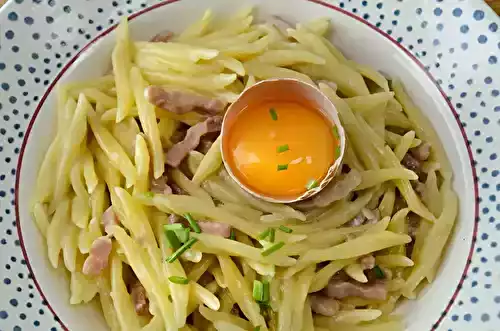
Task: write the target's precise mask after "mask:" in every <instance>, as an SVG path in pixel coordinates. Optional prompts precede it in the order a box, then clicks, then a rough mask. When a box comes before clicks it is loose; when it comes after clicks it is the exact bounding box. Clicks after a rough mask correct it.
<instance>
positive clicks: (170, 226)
mask: <svg viewBox="0 0 500 331" xmlns="http://www.w3.org/2000/svg"><path fill="white" fill-rule="evenodd" d="M163 228H164V229H165V230H172V231H175V230H182V229H184V225H182V224H181V223H175V224H165V225H164V226H163Z"/></svg>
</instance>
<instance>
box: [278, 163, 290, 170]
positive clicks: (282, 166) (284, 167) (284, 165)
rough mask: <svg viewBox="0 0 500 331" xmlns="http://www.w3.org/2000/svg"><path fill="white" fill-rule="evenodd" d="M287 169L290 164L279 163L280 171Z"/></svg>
mask: <svg viewBox="0 0 500 331" xmlns="http://www.w3.org/2000/svg"><path fill="white" fill-rule="evenodd" d="M287 169H288V164H278V171H281V170H287Z"/></svg>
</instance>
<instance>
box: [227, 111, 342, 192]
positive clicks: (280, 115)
mask: <svg viewBox="0 0 500 331" xmlns="http://www.w3.org/2000/svg"><path fill="white" fill-rule="evenodd" d="M335 132H336V130H335V127H334V126H333V124H332V123H331V122H330V121H328V119H327V118H326V117H325V116H324V115H323V113H322V112H321V111H320V110H319V109H314V108H311V107H307V106H304V105H302V104H299V103H293V102H270V101H269V102H263V103H260V104H256V105H252V106H247V107H246V108H244V109H243V110H241V112H240V113H239V114H238V115H237V117H236V119H235V121H234V122H233V124H232V126H231V128H230V130H228V132H227V134H228V137H227V140H226V141H227V144H225V145H224V149H225V150H224V154H225V155H227V157H226V162H227V163H228V166H229V167H230V168H231V170H232V172H233V174H234V175H235V176H236V177H237V178H238V180H239V181H240V182H241V183H242V184H243V185H244V186H246V187H247V188H249V189H251V190H252V191H253V192H255V193H258V194H260V195H263V196H266V197H271V198H275V199H293V198H297V197H299V196H300V195H301V194H302V193H304V192H306V191H307V190H308V188H311V186H315V185H317V184H318V183H320V182H321V180H322V179H323V178H324V177H325V176H326V174H327V172H328V169H329V168H330V166H331V165H332V164H333V163H334V162H335V158H336V156H338V155H339V151H340V147H339V146H340V141H339V139H338V135H335Z"/></svg>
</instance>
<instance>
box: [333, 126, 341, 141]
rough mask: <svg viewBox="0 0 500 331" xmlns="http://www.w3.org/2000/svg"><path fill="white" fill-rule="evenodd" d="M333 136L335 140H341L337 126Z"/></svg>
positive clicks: (334, 128)
mask: <svg viewBox="0 0 500 331" xmlns="http://www.w3.org/2000/svg"><path fill="white" fill-rule="evenodd" d="M333 135H334V136H335V138H337V139H340V135H339V129H338V128H337V126H334V127H333Z"/></svg>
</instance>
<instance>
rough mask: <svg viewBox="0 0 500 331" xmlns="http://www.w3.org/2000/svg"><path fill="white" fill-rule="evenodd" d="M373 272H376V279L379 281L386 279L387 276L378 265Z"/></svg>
mask: <svg viewBox="0 0 500 331" xmlns="http://www.w3.org/2000/svg"><path fill="white" fill-rule="evenodd" d="M373 270H375V277H377V279H384V278H385V274H384V272H383V271H382V269H380V267H379V266H378V265H376V266H375V267H374V268H373Z"/></svg>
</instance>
